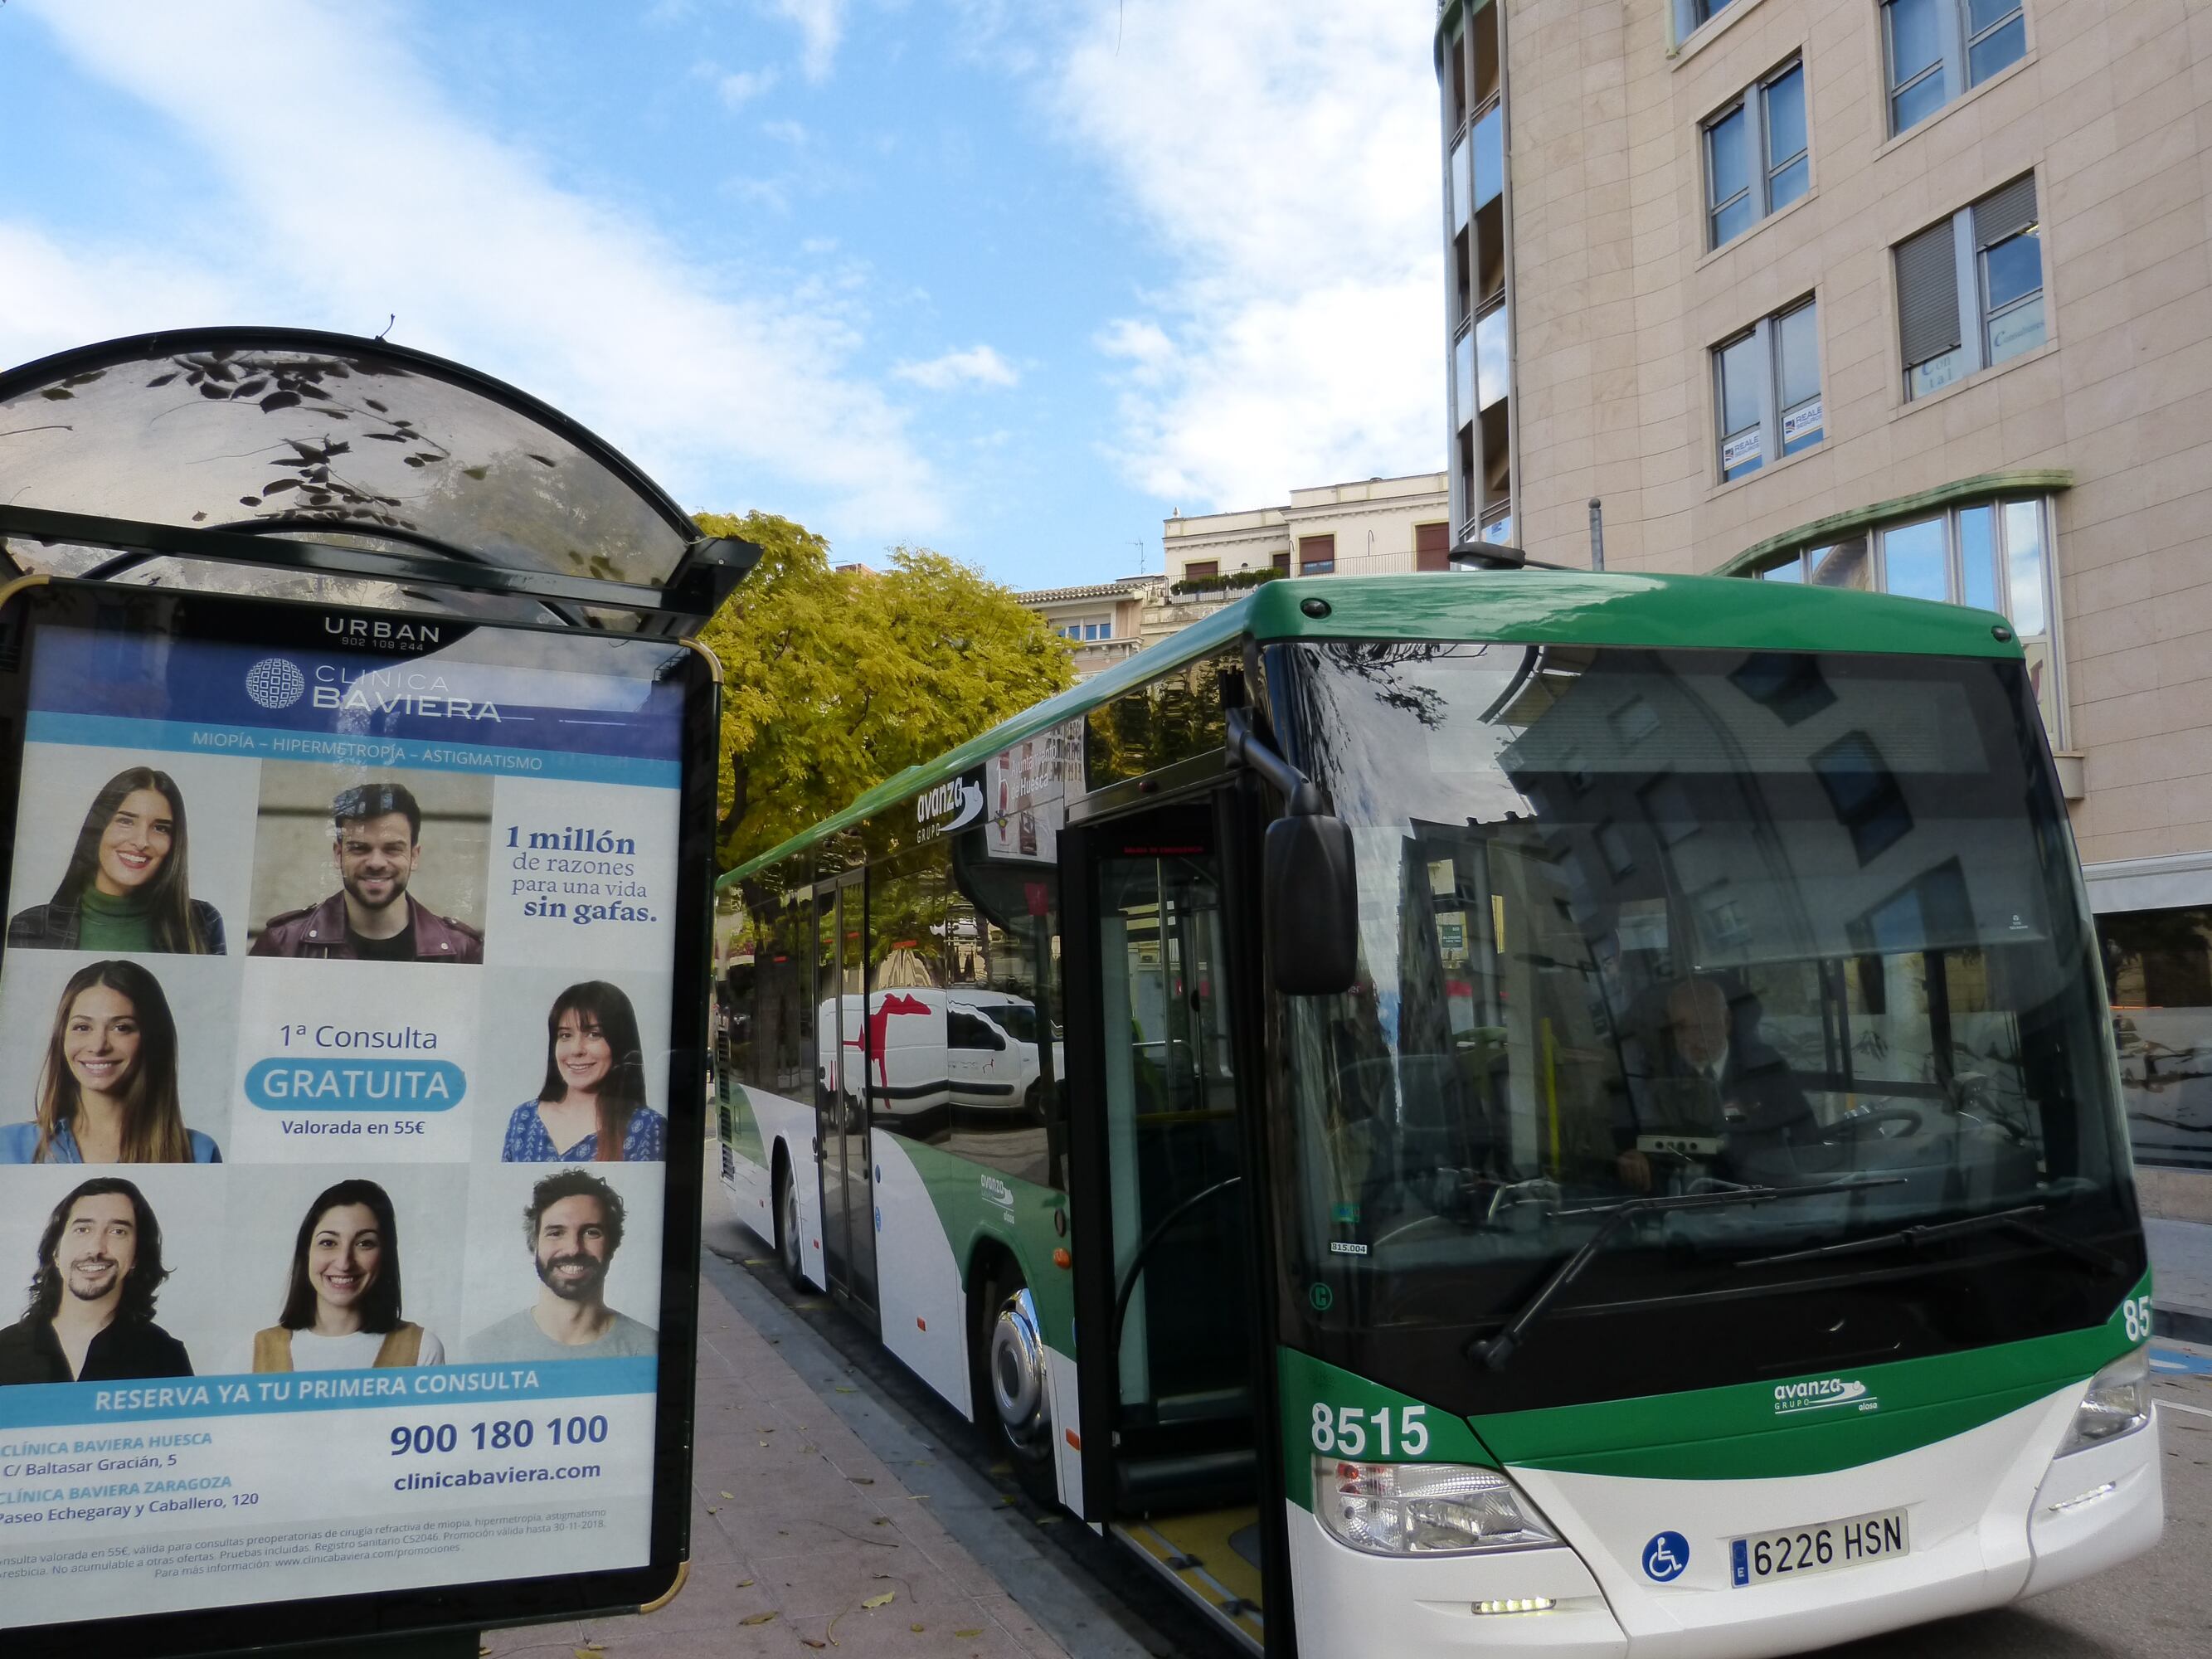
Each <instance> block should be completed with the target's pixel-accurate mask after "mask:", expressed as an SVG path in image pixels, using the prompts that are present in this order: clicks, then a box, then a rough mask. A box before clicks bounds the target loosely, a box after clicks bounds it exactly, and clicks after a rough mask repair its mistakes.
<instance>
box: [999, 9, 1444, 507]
mask: <svg viewBox="0 0 2212 1659" xmlns="http://www.w3.org/2000/svg"><path fill="white" fill-rule="evenodd" d="M1432 23H1433V15H1432V12H1431V9H1430V8H1428V7H1425V6H1410V5H1407V4H1405V3H1404V0H1206V3H1205V4H1203V5H1193V4H1189V3H1188V0H1126V6H1125V5H1123V4H1122V3H1121V0H1083V9H1082V13H1081V18H1080V21H1079V23H1078V25H1077V27H1075V29H1074V30H1073V33H1072V34H1071V35H1070V36H1069V37H1068V39H1067V40H1066V41H1064V42H1063V43H1062V46H1061V47H1060V50H1059V51H1058V52H1056V53H1055V54H1054V59H1053V61H1052V64H1051V67H1050V70H1049V71H1048V76H1047V78H1046V80H1045V82H1043V85H1042V92H1043V94H1044V96H1045V101H1046V104H1047V106H1048V108H1050V109H1053V110H1054V111H1056V112H1059V114H1060V118H1061V119H1062V120H1063V121H1064V122H1065V124H1066V129H1067V131H1068V135H1069V137H1071V138H1072V139H1073V141H1074V142H1076V143H1079V145H1081V146H1082V147H1084V148H1085V149H1088V150H1090V151H1091V152H1092V153H1093V154H1095V155H1097V158H1098V160H1099V161H1100V162H1101V164H1102V165H1103V166H1104V167H1105V168H1106V169H1107V170H1108V172H1109V174H1111V175H1112V176H1113V177H1114V179H1115V181H1116V182H1117V183H1118V185H1120V187H1121V191H1123V193H1124V194H1125V196H1126V197H1127V200H1128V201H1129V202H1130V204H1132V205H1133V207H1134V209H1135V210H1136V211H1137V213H1138V215H1139V217H1140V218H1141V220H1142V221H1143V222H1145V223H1146V225H1147V226H1148V227H1149V228H1151V230H1152V232H1153V233H1154V234H1155V235H1156V236H1157V237H1158V240H1159V241H1160V243H1161V244H1162V246H1163V248H1164V251H1165V252H1166V253H1167V254H1168V256H1169V258H1170V261H1171V264H1172V265H1173V267H1174V269H1175V270H1176V276H1175V278H1174V279H1173V280H1172V281H1171V282H1170V283H1169V284H1168V285H1167V287H1166V288H1165V289H1164V291H1163V292H1161V293H1159V294H1158V295H1150V296H1146V299H1145V301H1144V302H1143V303H1142V305H1141V306H1140V307H1139V309H1138V312H1137V313H1136V314H1132V315H1130V316H1127V317H1124V318H1121V319H1116V320H1115V322H1114V323H1113V324H1112V325H1109V328H1108V329H1107V330H1106V331H1104V333H1103V335H1102V336H1101V337H1100V339H1099V342H1098V343H1099V345H1100V348H1101V349H1102V350H1103V351H1104V352H1105V353H1106V354H1107V355H1108V356H1109V357H1110V358H1112V359H1114V360H1115V361H1116V362H1119V363H1120V364H1121V365H1122V369H1123V372H1122V374H1121V393H1122V396H1121V417H1122V429H1121V435H1120V437H1119V440H1118V441H1117V442H1116V443H1115V446H1114V451H1115V455H1116V457H1117V459H1119V460H1120V462H1121V465H1122V467H1123V470H1124V471H1126V472H1127V475H1128V476H1129V477H1130V478H1131V480H1132V481H1133V482H1134V483H1138V484H1139V486H1140V487H1141V488H1143V489H1146V490H1149V491H1151V492H1152V493H1154V494H1156V495H1162V496H1164V497H1172V498H1175V499H1177V500H1181V501H1190V500H1192V499H1197V500H1199V501H1206V502H1209V503H1212V504H1213V505H1216V506H1221V507H1245V506H1257V505H1259V504H1261V502H1264V501H1279V500H1282V499H1284V498H1285V495H1287V492H1288V491H1289V490H1290V489H1291V488H1292V487H1293V486H1297V485H1304V484H1310V483H1325V482H1331V481H1334V480H1336V479H1340V478H1364V477H1369V476H1370V475H1372V474H1377V473H1390V472H1402V471H1431V470H1435V469H1437V468H1439V467H1441V466H1442V465H1443V449H1444V432H1443V380H1444V365H1443V361H1442V354H1441V349H1440V345H1439V339H1440V336H1441V333H1442V329H1441V319H1442V307H1443V294H1442V278H1441V276H1440V274H1439V265H1438V261H1439V259H1440V258H1441V257H1442V244H1441V239H1440V237H1439V235H1438V233H1437V221H1438V217H1439V214H1440V208H1439V205H1438V203H1437V114H1436V110H1437V103H1436V82H1435V72H1434V70H1433V68H1432V67H1431V58H1430V32H1431V26H1432Z"/></svg>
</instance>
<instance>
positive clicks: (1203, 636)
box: [722, 569, 2021, 882]
mask: <svg viewBox="0 0 2212 1659" xmlns="http://www.w3.org/2000/svg"><path fill="white" fill-rule="evenodd" d="M1316 600H1318V601H1319V602H1320V605H1319V607H1317V610H1316V611H1308V609H1307V606H1308V605H1309V604H1310V603H1311V602H1313V601H1316ZM1247 634H1249V635H1252V636H1253V637H1254V638H1255V639H1256V640H1258V641H1260V642H1261V644H1263V645H1265V644H1273V643H1276V642H1278V641H1285V640H1377V641H1388V642H1394V643H1395V642H1411V641H1470V642H1472V641H1504V642H1506V643H1510V644H1527V645H1596V646H1626V647H1648V648H1662V647H1670V648H1677V649H1684V648H1697V647H1705V648H1708V649H1720V650H1731V649H1732V650H1755V651H1838V652H1843V651H1848V652H1879V653H1903V654H1906V655H1915V656H1946V657H1993V658H2012V659H2018V658H2019V657H2020V655H2021V648H2020V645H2019V642H2018V641H2016V640H2015V639H2014V637H2013V635H2012V630H2011V629H2010V627H2009V626H2008V624H2007V623H2006V622H2005V619H2004V618H2003V617H2001V616H1998V615H1997V614H1996V612H1994V611H1976V610H1972V609H1970V608H1969V607H1967V606H1965V605H1945V604H1938V603H1936V602H1935V601H1932V600H1928V599H1899V598H1895V597H1893V596H1892V595H1889V594H1886V593H1859V592H1843V591H1839V590H1836V589H1832V588H1820V587H1806V586H1801V585H1798V584H1796V583H1788V582H1768V581H1756V580H1745V579H1743V578H1741V577H1718V576H1661V575H1643V574H1626V573H1621V574H1600V573H1597V572H1593V571H1587V570H1528V569H1523V570H1483V571H1458V572H1454V573H1451V574H1436V573H1425V574H1420V575H1399V576H1326V577H1304V578H1301V577H1285V578H1282V579H1280V580H1275V581H1270V582H1266V583H1263V584H1261V586H1258V587H1256V588H1255V589H1254V590H1253V591H1252V592H1250V593H1249V594H1248V595H1247V596H1246V597H1245V598H1243V599H1239V600H1238V601H1237V603H1236V604H1234V605H1226V606H1224V607H1223V608H1222V609H1221V610H1219V611H1215V612H1214V613H1213V614H1212V616H1210V617H1205V618H1204V619H1202V620H1200V621H1199V622H1197V623H1193V624H1192V625H1191V626H1190V627H1188V628H1186V629H1183V630H1182V632H1181V633H1179V634H1176V635H1173V636H1172V637H1170V638H1169V639H1166V640H1164V641H1161V642H1160V643H1159V644H1158V645H1156V646H1153V647H1151V648H1149V649H1147V650H1144V651H1139V652H1137V653H1133V655H1131V656H1129V657H1127V658H1125V659H1123V660H1121V662H1119V663H1116V664H1115V665H1114V666H1113V667H1111V668H1109V669H1108V670H1106V671H1104V672H1103V673H1102V674H1098V675H1097V676H1095V677H1093V678H1091V679H1088V680H1085V681H1084V682H1083V683H1082V684H1080V685H1077V686H1073V687H1071V688H1070V689H1069V690H1066V691H1063V692H1061V693H1060V695H1059V696H1056V697H1052V698H1049V699H1048V700H1047V701H1045V702H1041V703H1038V704H1036V706H1035V707H1033V708H1025V709H1024V710H1023V711H1022V712H1021V713H1020V714H1015V715H1013V716H1012V717H1011V718H1009V719H1007V720H1002V721H1000V723H999V724H998V725H997V726H993V727H992V728H991V729H990V730H989V731H987V732H983V733H981V735H980V736H977V737H975V738H970V739H969V741H968V742H966V743H964V744H961V745H960V747H958V748H957V749H955V750H951V751H950V752H948V753H946V754H943V755H940V756H939V757H937V758H936V759H935V760H933V761H930V762H927V763H924V764H921V765H917V766H909V767H908V768H907V769H906V770H905V771H903V772H901V773H899V774H897V775H896V776H894V777H890V778H886V779H885V780H884V781H883V782H881V783H879V784H878V785H877V786H876V787H874V788H873V789H871V790H869V791H868V792H867V793H866V794H864V795H862V796H861V797H860V799H858V800H856V801H854V803H853V804H852V805H850V806H848V807H846V808H845V809H844V810H843V811H841V812H839V813H837V814H836V816H834V817H828V818H824V819H823V821H822V822H821V823H817V824H816V825H814V826H813V827H812V828H811V829H803V830H801V831H799V834H797V835H795V836H792V837H790V838H789V839H788V840H787V841H785V842H782V843H781V844H780V845H778V846H776V847H773V848H769V850H768V851H767V852H765V853H763V854H760V855H759V856H758V857H757V858H755V859H751V860H748V861H747V862H745V863H744V864H741V865H739V866H738V867H737V868H736V869H734V870H732V871H731V872H729V873H728V874H727V875H726V876H724V877H723V878H722V880H723V881H725V882H728V881H738V880H742V879H743V878H745V877H748V876H750V875H752V874H754V873H755V872H757V871H759V870H762V869H764V868H766V867H767V866H769V865H772V864H775V863H777V862H779V861H781V860H783V859H786V858H788V857H789V856H790V855H791V854H793V853H796V852H799V851H800V850H802V849H803V848H806V847H807V846H809V845H811V843H812V842H817V841H819V840H820V839H822V838H823V836H829V835H834V834H836V832H837V831H838V830H841V829H850V828H851V827H852V826H853V825H854V824H856V823H864V822H866V820H867V819H868V818H870V817H873V816H874V815H875V814H876V813H878V812H880V811H883V810H884V808H885V807H888V806H894V805H897V804H898V803H899V802H900V801H902V800H905V799H909V798H910V797H912V796H915V795H918V794H920V793H921V792H922V791H923V790H925V789H928V788H933V787H935V786H936V785H938V784H939V783H943V782H945V781H947V780H948V779H951V778H956V777H957V776H959V775H961V774H962V773H963V772H966V771H968V770H969V769H971V768H974V767H976V766H980V765H981V764H982V763H983V762H985V761H986V760H988V759H989V758H990V757H992V756H993V755H994V754H996V753H998V752H999V750H1002V749H1005V748H1006V747H1008V746H1009V745H1011V744H1017V743H1020V742H1021V741H1023V740H1024V738H1034V737H1036V735H1037V734H1038V733H1040V732H1047V731H1049V730H1050V729H1051V728H1052V727H1054V726H1058V725H1060V723H1061V722H1063V721H1066V720H1074V719H1076V718H1077V717H1079V716H1080V715H1084V714H1089V713H1090V712H1091V710H1092V709H1094V708H1097V707H1099V706H1100V705H1101V704H1102V703H1107V702H1112V701H1113V700H1114V699H1115V697H1117V696H1121V694H1122V693H1123V692H1125V691H1128V690H1132V689H1133V688H1135V687H1137V686H1140V685H1143V684H1146V683H1147V682H1149V681H1152V680H1154V679H1157V678H1159V677H1160V676H1161V675H1163V674H1166V673H1170V672H1171V671H1174V670H1176V669H1177V668H1181V667H1182V666H1184V665H1187V664H1189V663H1192V662H1194V661H1196V660H1198V659H1200V658H1201V657H1209V656H1212V655H1213V654H1214V653H1217V652H1218V651H1220V650H1222V649H1223V648H1224V647H1227V646H1229V645H1231V644H1232V643H1233V642H1235V641H1237V640H1238V639H1241V638H1242V637H1243V635H1247Z"/></svg>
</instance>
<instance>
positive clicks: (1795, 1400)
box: [1774, 1376, 1881, 1417]
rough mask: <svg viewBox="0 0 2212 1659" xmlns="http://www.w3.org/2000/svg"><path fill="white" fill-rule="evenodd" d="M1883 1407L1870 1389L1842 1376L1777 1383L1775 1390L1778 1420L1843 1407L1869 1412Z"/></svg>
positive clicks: (1775, 1406) (1855, 1380) (1854, 1379)
mask: <svg viewBox="0 0 2212 1659" xmlns="http://www.w3.org/2000/svg"><path fill="white" fill-rule="evenodd" d="M1880 1405H1881V1401H1879V1400H1877V1399H1875V1397H1874V1395H1871V1394H1869V1393H1868V1392H1867V1385H1866V1384H1865V1383H1861V1382H1859V1381H1858V1380H1857V1378H1852V1379H1850V1380H1849V1381H1846V1380H1845V1379H1844V1378H1843V1377H1840V1376H1824V1377H1821V1378H1820V1380H1819V1381H1818V1382H1814V1383H1777V1384H1776V1385H1775V1389H1774V1414H1775V1415H1776V1416H1777V1417H1797V1416H1801V1415H1802V1414H1803V1413H1806V1412H1825V1411H1833V1410H1835V1409H1836V1408H1838V1407H1844V1406H1850V1407H1856V1408H1857V1409H1858V1410H1860V1411H1863V1412H1870V1411H1873V1410H1874V1409H1875V1407H1878V1406H1880Z"/></svg>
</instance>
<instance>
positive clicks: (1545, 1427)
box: [1472, 1269, 2150, 1480]
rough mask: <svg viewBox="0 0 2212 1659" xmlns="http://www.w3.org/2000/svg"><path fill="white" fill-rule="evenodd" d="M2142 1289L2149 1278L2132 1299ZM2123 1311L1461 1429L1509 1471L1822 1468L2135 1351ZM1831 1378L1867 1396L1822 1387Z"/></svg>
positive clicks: (1653, 1475) (1920, 1436)
mask: <svg viewBox="0 0 2212 1659" xmlns="http://www.w3.org/2000/svg"><path fill="white" fill-rule="evenodd" d="M2054 1271H2057V1269H2054ZM2149 1295H2150V1276H2149V1275H2148V1273H2146V1274H2145V1275H2144V1276H2143V1279H2142V1283H2141V1284H2140V1285H2137V1287H2136V1291H2135V1294H2134V1296H2133V1297H2130V1298H2129V1300H2130V1301H2134V1300H2136V1299H2137V1298H2147V1297H2148V1296H2149ZM2125 1311H2126V1305H2125V1304H2122V1307H2121V1308H2119V1309H2118V1310H2114V1312H2113V1315H2112V1318H2111V1319H2110V1320H2108V1321H2107V1322H2106V1323H2104V1324H2102V1325H2098V1326H2093V1327H2091V1328H2088V1329H2087V1330H2079V1331H2065V1332H2061V1333H2059V1334H2057V1335H2054V1336H2043V1337H2033V1338H2030V1339H2029V1340H2026V1341H2021V1342H2000V1343H1995V1344H1992V1345H1991V1346H1989V1347H1985V1348H1970V1349H1967V1350H1966V1351H1965V1352H1960V1353H1954V1354H1939V1355H1935V1356H1931V1357H1929V1358H1922V1359H1902V1360H1894V1361H1892V1362H1890V1363H1888V1364H1879V1365H1858V1366H1845V1367H1842V1368H1839V1369H1838V1370H1833V1371H1828V1372H1815V1373H1812V1374H1809V1375H1807V1376H1796V1377H1789V1378H1784V1379H1781V1380H1780V1381H1778V1382H1774V1383H1738V1384H1735V1385H1732V1386H1730V1387H1727V1388H1719V1389H1692V1390H1690V1391H1688V1392H1686V1393H1682V1394H1672V1395H1644V1396H1640V1397H1638V1398H1635V1399H1629V1400H1607V1401H1597V1402H1595V1403H1592V1404H1589V1405H1582V1406H1560V1407H1550V1408H1546V1409H1539V1410H1534V1411H1522V1412H1503V1413H1495V1414H1492V1415H1488V1416H1482V1417H1477V1418H1474V1419H1472V1422H1473V1426H1474V1431H1475V1433H1476V1434H1477V1435H1478V1436H1480V1438H1481V1440H1482V1443H1483V1444H1484V1445H1485V1446H1486V1447H1487V1448H1488V1449H1490V1450H1491V1451H1492V1453H1494V1454H1495V1455H1496V1457H1497V1461H1498V1462H1502V1463H1504V1464H1506V1465H1507V1466H1509V1467H1510V1466H1514V1465H1520V1466H1523V1467H1526V1468H1541V1469H1550V1470H1554V1471H1557V1472H1559V1473H1563V1474H1611V1475H1621V1476H1629V1477H1634V1478H1637V1479H1641V1480H1772V1479H1776V1478H1779V1477H1784V1476H1790V1475H1805V1474H1831V1473H1832V1472H1834V1471H1835V1470H1838V1469H1847V1468H1856V1467H1857V1466H1858V1465H1860V1464H1863V1463H1871V1462H1876V1461H1877V1460H1879V1459H1881V1458H1884V1457H1893V1456H1895V1455H1898V1454H1899V1453H1900V1452H1908V1451H1913V1450H1916V1449H1918V1448H1920V1447H1922V1446H1927V1445H1932V1444H1934V1443H1936V1442H1937V1441H1939V1440H1947V1439H1949V1438H1950V1437H1953V1436H1954V1435H1960V1434H1964V1433H1966V1431H1968V1430H1970V1429H1975V1428H1979V1427H1980V1426H1981V1425H1983V1424H1984V1423H1989V1422H1993V1421H1995V1420H1996V1419H1998V1418H2000V1417H2002V1416H2003V1415H2004V1414H2005V1413H2008V1412H2013V1411H2017V1410H2019V1409H2020V1408H2021V1407H2023V1406H2027V1405H2032V1404H2033V1403H2034V1402H2035V1401H2038V1400H2041V1399H2045V1398H2047V1397H2048V1396H2050V1395H2052V1394H2055V1393H2057V1391H2058V1390H2059V1389H2066V1388H2071V1387H2073V1386H2074V1385H2075V1384H2077V1383H2082V1382H2084V1381H2086V1380H2087V1378H2089V1377H2090V1376H2093V1375H2095V1374H2096V1372H2097V1371H2098V1370H2100V1369H2101V1368H2102V1367H2104V1366H2106V1365H2107V1364H2111V1363H2112V1361H2113V1360H2115V1359H2117V1358H2119V1357H2120V1356H2121V1355H2122V1354H2124V1353H2125V1352H2128V1350H2129V1349H2130V1348H2133V1347H2136V1346H2141V1343H2142V1338H2141V1337H2139V1336H2138V1337H2130V1335H2129V1334H2128V1331H2127V1329H2126V1323H2125V1319H2124V1314H2125ZM1837 1383H1841V1384H1845V1385H1849V1384H1854V1383H1857V1384H1863V1386H1864V1390H1865V1392H1864V1394H1863V1395H1851V1394H1849V1393H1846V1392H1845V1391H1844V1390H1842V1389H1831V1388H1830V1387H1829V1386H1828V1385H1832V1384H1837ZM1824 1401H1833V1402H1834V1403H1824Z"/></svg>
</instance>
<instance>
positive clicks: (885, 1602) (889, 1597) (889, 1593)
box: [860, 1590, 898, 1607]
mask: <svg viewBox="0 0 2212 1659" xmlns="http://www.w3.org/2000/svg"><path fill="white" fill-rule="evenodd" d="M897 1600H898V1592H897V1591H896V1590H885V1591H884V1593H883V1594H882V1595H871V1596H870V1597H869V1598H868V1599H867V1600H866V1601H863V1602H861V1603H860V1605H861V1606H862V1607H889V1606H890V1604H891V1603H892V1602H894V1601H897Z"/></svg>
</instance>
